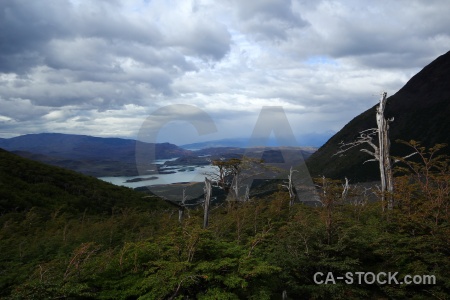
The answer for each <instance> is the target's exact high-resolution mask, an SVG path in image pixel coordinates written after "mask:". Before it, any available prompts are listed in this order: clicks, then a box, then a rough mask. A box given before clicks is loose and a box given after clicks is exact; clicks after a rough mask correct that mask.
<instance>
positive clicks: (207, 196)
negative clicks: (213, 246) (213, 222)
mask: <svg viewBox="0 0 450 300" xmlns="http://www.w3.org/2000/svg"><path fill="white" fill-rule="evenodd" d="M210 200H211V180H209V179H208V178H207V177H205V213H204V216H203V228H207V227H208V218H209V201H210Z"/></svg>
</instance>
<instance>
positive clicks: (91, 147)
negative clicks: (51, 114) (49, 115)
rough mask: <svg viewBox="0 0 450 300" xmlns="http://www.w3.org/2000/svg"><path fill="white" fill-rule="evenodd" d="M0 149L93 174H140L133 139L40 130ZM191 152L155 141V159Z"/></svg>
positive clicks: (6, 142)
mask: <svg viewBox="0 0 450 300" xmlns="http://www.w3.org/2000/svg"><path fill="white" fill-rule="evenodd" d="M0 148H3V149H5V150H8V151H12V152H15V153H17V154H19V155H21V156H23V157H27V158H30V159H33V160H37V161H41V162H44V163H47V164H51V165H56V166H59V167H63V168H67V169H71V170H74V171H77V172H80V173H84V174H88V175H92V176H108V175H111V176H119V175H122V176H126V175H130V176H132V175H137V170H136V161H135V150H136V141H135V140H131V139H120V138H99V137H93V136H86V135H74V134H61V133H41V134H27V135H22V136H18V137H14V138H10V139H0ZM190 153H191V151H188V150H185V149H182V148H180V147H178V146H176V145H173V144H170V143H158V144H155V157H156V159H166V158H167V159H168V158H174V157H179V156H183V155H189V154H190Z"/></svg>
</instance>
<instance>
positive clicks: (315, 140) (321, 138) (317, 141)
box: [180, 131, 334, 150]
mask: <svg viewBox="0 0 450 300" xmlns="http://www.w3.org/2000/svg"><path fill="white" fill-rule="evenodd" d="M333 134H334V132H332V131H327V132H323V133H309V134H304V135H300V136H299V137H297V141H298V144H299V146H301V147H308V148H311V147H313V148H314V147H320V146H322V145H323V144H324V143H325V142H326V141H327V140H328V139H329V138H330V137H331V136H332V135H333ZM249 142H250V138H234V139H221V140H213V141H206V142H199V143H192V144H186V145H181V146H180V147H181V148H184V149H188V150H198V149H206V148H219V147H238V148H246V147H248V144H249ZM260 146H267V147H276V146H284V145H278V143H277V141H276V139H274V138H270V139H269V141H268V143H267V145H260Z"/></svg>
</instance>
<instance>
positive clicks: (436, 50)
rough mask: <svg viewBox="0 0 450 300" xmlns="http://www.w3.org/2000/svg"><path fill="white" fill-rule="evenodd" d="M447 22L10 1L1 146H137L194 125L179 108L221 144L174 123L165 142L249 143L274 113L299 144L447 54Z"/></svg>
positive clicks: (158, 4) (417, 12)
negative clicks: (41, 138) (205, 120)
mask: <svg viewBox="0 0 450 300" xmlns="http://www.w3.org/2000/svg"><path fill="white" fill-rule="evenodd" d="M449 13H450V2H449V1H448V0H423V1H421V0H396V1H392V0H391V1H388V0H379V1H361V0H337V1H316V0H298V1H297V0H292V1H290V0H254V1H253V0H252V1H242V0H216V1H213V0H33V1H29V0H1V1H0V137H3V138H8V137H13V136H17V135H22V134H27V133H39V132H61V133H73V134H88V135H93V136H102V137H107V136H108V137H111V136H114V137H127V138H136V137H137V134H138V131H139V129H140V128H141V126H142V124H143V122H144V120H145V119H146V118H147V117H149V116H154V117H151V118H154V119H155V120H156V121H155V122H154V123H155V124H156V125H155V126H156V127H158V125H161V124H162V123H161V122H163V121H158V120H169V119H170V118H173V115H172V117H170V116H169V117H167V116H168V115H171V113H174V112H176V111H181V113H185V114H189V113H190V110H189V109H188V110H184V109H183V107H186V106H179V107H180V109H178V110H177V109H176V108H177V106H171V107H169V108H168V109H164V107H165V106H167V105H175V104H184V105H186V104H188V105H193V106H195V107H196V108H198V109H200V110H202V111H204V112H205V113H206V114H207V115H209V116H210V117H211V118H212V120H213V122H214V123H215V125H216V128H217V130H216V131H215V132H214V130H209V131H208V130H206V131H205V132H208V134H204V135H202V136H198V134H197V132H196V130H195V129H194V127H193V126H192V125H189V124H188V123H186V122H183V121H178V122H172V123H169V124H168V125H167V126H164V127H163V128H162V130H161V131H160V133H159V136H158V141H160V142H163V141H169V142H173V143H176V144H184V143H189V142H196V141H204V140H214V139H221V138H231V137H249V136H250V135H251V133H252V131H253V129H254V126H255V124H256V120H257V118H258V115H259V112H260V111H261V108H262V107H263V106H267V105H278V106H282V107H283V109H284V111H285V112H286V115H287V118H288V120H289V123H290V125H291V127H292V130H293V132H294V134H295V136H297V137H301V136H302V135H305V134H311V133H318V134H319V133H320V134H321V133H324V132H325V133H326V132H328V134H329V132H330V131H335V132H336V131H338V130H340V129H341V128H342V127H343V126H344V125H345V124H346V123H348V122H349V121H350V120H351V119H352V118H354V117H355V116H357V115H358V114H360V113H361V112H363V111H365V110H366V109H368V108H370V107H372V106H373V105H375V104H376V103H377V102H378V98H379V95H380V94H381V92H382V91H386V92H387V93H388V95H392V94H393V93H395V92H396V91H398V89H400V88H401V87H402V86H403V85H404V84H405V83H406V82H407V81H408V80H409V79H410V78H411V77H412V76H413V75H414V74H416V73H417V72H418V71H420V69H422V68H423V67H424V66H425V65H427V64H428V63H430V62H431V61H433V60H434V59H435V58H437V57H438V56H439V55H441V54H444V53H445V52H447V51H449V50H450V17H449ZM158 109H159V110H158ZM194 111H195V109H194ZM161 112H163V114H165V116H166V117H167V118H166V119H164V116H162V117H161V116H156V115H155V114H161ZM158 122H159V123H158ZM211 132H212V133H211ZM300 139H301V138H300ZM298 142H299V144H304V143H303V142H302V141H301V140H299V141H298Z"/></svg>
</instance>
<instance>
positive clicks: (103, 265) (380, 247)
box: [0, 143, 450, 299]
mask: <svg viewBox="0 0 450 300" xmlns="http://www.w3.org/2000/svg"><path fill="white" fill-rule="evenodd" d="M411 145H412V146H413V147H415V149H416V150H418V151H419V153H420V155H419V156H420V157H421V160H420V161H419V160H417V161H414V162H407V163H406V162H404V163H402V164H401V168H399V169H398V171H399V172H400V173H399V174H400V175H399V176H398V177H397V178H396V189H395V194H394V195H393V196H394V199H395V204H396V205H395V207H394V209H393V210H392V211H387V210H383V203H381V202H379V201H368V200H367V198H368V197H367V196H368V194H369V193H371V192H367V191H365V190H364V189H362V188H357V187H352V188H351V189H350V190H349V192H348V193H347V194H345V195H344V196H343V194H342V185H341V182H339V181H333V180H329V179H326V178H320V179H318V180H317V183H318V185H319V187H318V194H319V196H320V197H321V202H322V203H323V206H322V207H308V206H305V205H301V204H296V205H294V206H292V207H289V194H288V193H287V192H286V191H284V190H283V189H280V191H279V192H277V193H274V194H272V195H270V196H265V197H264V198H261V199H251V200H250V201H248V202H245V203H241V204H239V205H238V204H236V203H235V204H234V205H232V206H231V205H229V206H227V205H222V206H221V207H216V208H214V207H213V208H212V209H211V212H210V218H209V220H210V222H209V227H208V229H202V228H201V227H202V217H203V211H202V209H201V207H199V208H197V209H191V210H189V211H187V212H186V217H185V219H184V221H183V222H182V223H181V224H180V223H179V222H178V211H177V209H176V208H172V207H168V206H166V205H165V204H164V203H163V202H160V201H158V200H157V199H147V198H145V199H143V198H142V194H140V193H136V192H134V191H132V190H129V189H125V188H119V187H114V186H112V185H109V184H107V183H103V182H99V181H97V180H95V179H94V178H88V177H85V176H81V175H78V174H76V173H73V172H70V171H65V170H63V169H57V168H54V167H48V166H44V165H42V164H39V163H34V162H31V161H27V160H24V159H21V158H19V157H17V156H13V155H11V154H9V153H6V152H0V158H1V160H0V162H1V165H0V166H1V168H0V201H1V202H0V203H1V216H0V253H1V257H0V297H2V298H6V299H55V298H63V299H138V298H139V299H188V298H189V299H281V295H282V293H283V291H286V294H287V296H288V297H289V298H291V299H324V298H329V299H389V298H395V299H404V298H411V299H433V298H436V299H447V298H448V297H449V296H448V295H449V294H450V211H449V204H450V194H449V193H450V172H449V164H448V159H447V158H446V157H442V156H438V155H437V153H438V150H439V148H440V146H437V147H435V148H433V149H426V148H424V147H422V146H420V144H417V143H411ZM144 200H145V201H144ZM149 200H150V202H149ZM316 272H322V273H323V274H325V275H326V274H327V273H328V272H333V274H334V276H336V277H337V276H345V274H346V272H352V273H356V272H373V273H375V274H376V273H378V272H386V273H387V272H393V273H394V272H398V276H397V278H398V279H399V280H401V279H402V277H403V276H404V275H407V274H410V275H434V276H436V284H434V285H396V284H376V283H374V284H366V283H363V284H358V283H357V280H356V279H357V277H356V276H354V279H355V282H354V283H353V284H349V285H347V284H345V282H344V281H343V280H336V284H327V285H319V284H316V283H315V282H314V274H316ZM322 279H325V276H324V277H323V278H322Z"/></svg>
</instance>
